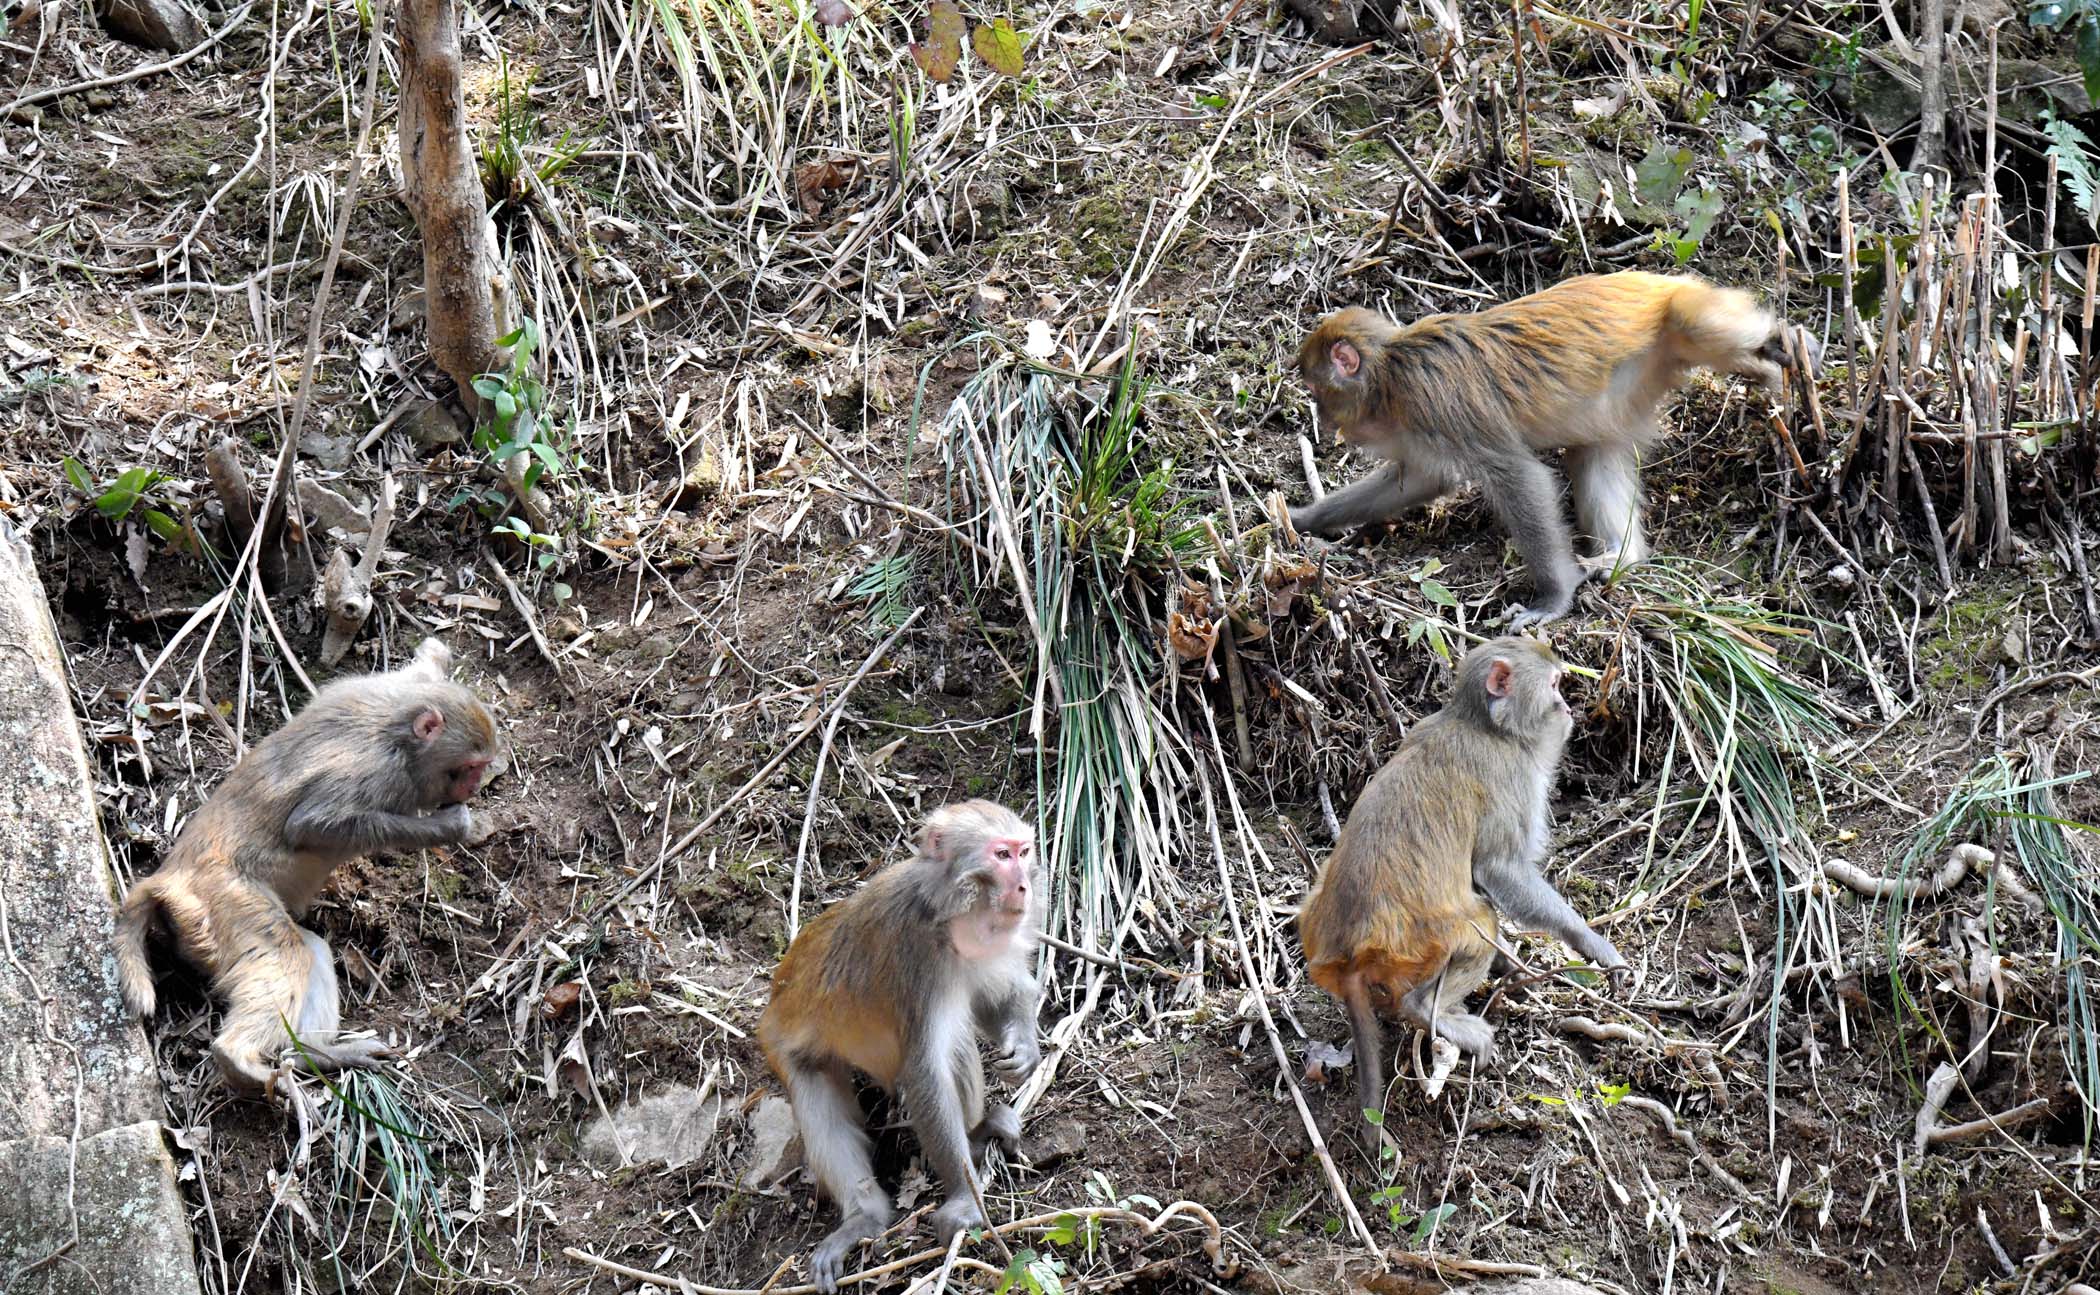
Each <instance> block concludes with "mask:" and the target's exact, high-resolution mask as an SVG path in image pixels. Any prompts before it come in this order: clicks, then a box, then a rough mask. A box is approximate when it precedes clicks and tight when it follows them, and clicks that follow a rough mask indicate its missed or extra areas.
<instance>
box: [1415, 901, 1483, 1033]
mask: <svg viewBox="0 0 2100 1295" xmlns="http://www.w3.org/2000/svg"><path fill="white" fill-rule="evenodd" d="M1482 913H1483V914H1484V915H1485V916H1484V919H1483V920H1484V921H1485V922H1486V923H1487V929H1488V930H1490V931H1492V930H1493V929H1494V921H1495V918H1494V915H1493V914H1492V913H1487V911H1486V910H1485V909H1483V910H1482ZM1494 956H1495V946H1494V945H1492V944H1490V943H1488V942H1487V940H1486V939H1485V938H1484V937H1482V936H1480V935H1479V934H1476V933H1474V932H1473V931H1471V930H1468V932H1467V934H1466V938H1465V939H1463V940H1461V941H1459V943H1458V945H1457V947H1456V948H1454V949H1453V950H1452V952H1451V960H1450V961H1449V962H1446V963H1445V964H1444V969H1443V970H1442V971H1441V972H1439V973H1437V975H1436V977H1435V978H1434V979H1432V980H1429V981H1428V982H1426V983H1424V984H1422V985H1420V986H1418V987H1416V989H1415V990H1414V991H1413V992H1412V993H1410V994H1408V995H1407V996H1406V997H1405V998H1403V999H1401V1000H1400V1011H1401V1014H1402V1015H1404V1016H1406V1017H1407V1019H1408V1020H1410V1021H1412V1022H1413V1023H1414V1024H1415V1025H1417V1026H1419V1027H1420V1028H1421V1029H1422V1031H1423V1032H1424V1033H1427V1034H1432V1035H1435V1036H1436V1037H1439V1038H1443V1039H1448V1040H1450V1041H1451V1043H1452V1044H1454V1045H1455V1046H1456V1047H1457V1048H1458V1050H1459V1051H1460V1052H1463V1053H1465V1054H1466V1055H1467V1056H1469V1057H1472V1058H1473V1059H1474V1060H1475V1061H1478V1062H1486V1061H1489V1060H1491V1059H1493V1057H1494V1055H1495V1027H1494V1026H1492V1025H1489V1024H1488V1023H1487V1021H1485V1020H1484V1019H1482V1018H1481V1017H1478V1016H1475V1015H1474V1014H1473V1013H1471V1012H1468V1011H1466V1010H1464V1004H1465V1001H1466V996H1467V995H1468V994H1471V993H1472V992H1473V991H1474V990H1476V989H1478V988H1480V985H1481V982H1482V981H1484V980H1486V979H1487V969H1488V964H1489V962H1490V961H1492V960H1493V958H1494ZM1447 1005H1449V1006H1450V1007H1455V1008H1457V1009H1458V1010H1455V1011H1453V1010H1447Z"/></svg>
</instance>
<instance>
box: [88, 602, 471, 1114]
mask: <svg viewBox="0 0 2100 1295" xmlns="http://www.w3.org/2000/svg"><path fill="white" fill-rule="evenodd" d="M451 668H452V653H451V652H450V651H449V650H448V649H447V648H446V647H445V645H444V644H443V643H440V642H438V641H437V640H436V639H426V640H424V642H423V644H422V646H421V647H419V648H418V649H417V650H416V655H415V659H414V660H413V661H411V662H410V663H409V664H408V665H406V666H403V667H402V668H400V669H398V670H394V671H392V672H389V673H386V674H371V675H362V676H359V677H356V678H351V679H340V680H337V681H336V682H334V683H331V684H329V685H327V686H326V687H324V688H322V689H321V690H320V691H319V692H318V693H316V694H314V698H313V700H312V701H310V702H308V703H307V705H306V708H305V709H304V710H302V711H300V712H299V713H298V714H297V715H296V716H294V717H293V718H292V720H291V722H290V723H287V724H286V725H285V726H284V727H283V728H281V729H278V730H277V731H276V732H275V733H272V734H271V735H270V736H269V737H267V738H264V739H263V740H262V741H261V742H258V743H256V745H255V747H254V748H253V749H252V750H250V751H249V752H248V754H247V755H246V756H245V757H243V758H242V760H241V761H240V763H238V764H236V765H235V766H234V768H233V772H232V773H230V774H228V775H227V776H226V781H225V782H224V783H222V784H220V786H219V789H218V791H216V792H214V793H213V794H212V797H211V799H209V800H207V801H205V802H204V805H203V807H202V808H201V809H199V810H198V811H197V812H196V813H195V814H193V815H191V816H190V819H189V821H188V822H187V823H185V824H183V827H182V831H181V832H180V833H179V834H178V835H177V836H176V838H175V845H174V847H173V848H172V849H171V850H170V851H169V852H168V858H167V860H166V862H165V863H163V864H162V865H161V868H160V870H159V871H158V872H155V873H154V874H153V875H152V876H150V877H147V878H145V879H144V880H143V881H140V882H139V883H138V884H137V885H135V886H133V887H132V888H131V891H130V893H129V894H127V895H126V896H125V897H124V902H123V904H122V905H121V906H120V907H119V909H118V912H117V947H116V955H117V978H118V981H119V982H120V983H121V985H122V987H123V991H124V1001H125V1003H126V1004H128V1005H129V1006H130V1008H131V1010H132V1011H134V1012H136V1013H138V1015H139V1016H141V1017H146V1016H150V1015H152V1013H153V1008H154V1003H155V993H154V987H153V971H152V967H151V965H150V963H149V962H148V960H147V952H146V945H147V938H148V936H149V935H151V934H154V933H156V932H157V933H160V934H162V935H165V936H167V937H169V938H170V939H172V941H173V943H174V945H175V947H176V950H177V951H178V952H179V953H180V954H181V955H182V956H183V958H185V959H186V960H187V961H189V962H190V963H191V965H193V966H195V967H196V968H197V969H198V970H200V971H202V972H203V973H204V974H205V975H206V976H208V977H210V978H211V982H212V987H213V989H214V990H215V991H216V992H217V994H218V995H219V996H220V997H222V998H224V999H225V1000H226V1004H227V1009H226V1020H225V1023H224V1024H223V1025H222V1026H221V1028H220V1030H219V1034H218V1037H217V1038H215V1039H213V1040H212V1047H211V1051H212V1059H213V1060H214V1061H216V1062H217V1063H218V1066H219V1071H220V1073H221V1074H222V1075H224V1076H225V1078H226V1081H227V1082H228V1083H230V1084H232V1085H234V1086H235V1087H237V1088H243V1089H251V1090H252V1089H263V1090H268V1089H270V1088H271V1087H272V1086H273V1085H274V1082H275V1080H276V1077H277V1074H278V1072H279V1070H280V1068H281V1067H280V1065H279V1064H278V1062H279V1058H280V1056H282V1055H283V1054H285V1053H286V1052H287V1050H288V1049H289V1048H290V1045H291V1037H290V1035H288V1034H287V1033H286V1025H287V1024H289V1025H290V1027H291V1028H292V1030H294V1031H296V1032H297V1034H298V1038H299V1043H300V1044H301V1045H303V1047H304V1048H305V1050H306V1052H307V1053H308V1054H309V1055H310V1057H311V1058H312V1061H313V1062H314V1064H315V1065H316V1066H317V1067H318V1068H319V1069H321V1070H343V1069H349V1068H360V1067H370V1066H373V1065H376V1064H377V1063H378V1062H379V1061H380V1060H381V1059H383V1058H385V1057H389V1056H392V1055H393V1052H392V1050H391V1049H390V1048H388V1047H387V1046H386V1045H385V1044H384V1043H381V1042H379V1041H377V1040H343V1039H339V1038H337V1032H338V1030H339V1029H340V1028H341V1025H342V1012H341V1002H340V997H339V995H338V992H337V988H336V979H335V966H334V954H333V952H332V951H331V950H330V949H329V947H328V942H327V941H326V940H324V939H322V938H321V937H320V936H319V935H316V934H315V933H314V932H312V931H309V930H306V929H304V928H302V927H301V926H299V925H298V922H297V919H298V918H301V917H303V916H305V915H306V910H307V909H308V907H309V906H311V905H312V903H313V900H314V896H315V895H316V894H317V893H319V891H320V889H321V887H322V885H323V884H324V883H326V882H327V880H328V875H329V873H331V872H333V871H334V870H335V868H336V865H338V864H340V863H344V862H347V861H348V860H350V859H354V858H357V857H358V856H360V855H365V854H370V853H373V852H375V851H382V850H388V851H391V850H415V849H421V848H423V847H425V846H432V845H452V844H458V843H466V842H473V841H477V840H480V839H482V838H483V837H484V836H485V835H486V834H485V833H484V832H483V831H482V830H481V827H480V825H479V823H478V822H477V821H476V819H475V816H474V812H473V811H472V810H470V809H469V808H467V805H466V802H467V801H468V800H469V799H470V798H472V797H473V795H474V793H475V792H476V791H478V790H480V787H481V780H482V777H483V775H484V774H485V773H486V772H487V771H488V767H489V761H490V760H491V759H492V758H493V756H494V754H495V748H496V742H497V736H496V726H495V722H494V721H493V720H491V719H490V717H489V713H488V711H487V710H486V709H485V708H484V707H483V706H482V704H481V703H480V702H479V701H477V700H476V699H475V697H474V694H473V693H471V692H469V691H468V690H467V689H466V688H464V687H462V686H461V685H459V684H457V683H454V682H452V680H451V678H450V674H451ZM284 1060H285V1063H287V1064H288V1063H289V1062H290V1061H291V1060H292V1058H291V1057H288V1056H287V1057H285V1058H284Z"/></svg>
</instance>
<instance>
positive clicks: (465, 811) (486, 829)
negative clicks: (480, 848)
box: [434, 805, 495, 845]
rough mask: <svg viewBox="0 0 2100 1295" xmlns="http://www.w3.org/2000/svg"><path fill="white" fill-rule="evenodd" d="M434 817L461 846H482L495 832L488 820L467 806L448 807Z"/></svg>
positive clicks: (448, 835)
mask: <svg viewBox="0 0 2100 1295" xmlns="http://www.w3.org/2000/svg"><path fill="white" fill-rule="evenodd" d="M434 817H435V818H436V819H437V820H438V822H439V824H440V825H441V826H443V828H444V830H445V834H446V836H447V837H449V838H450V839H451V840H453V841H456V842H458V843H459V844H461V845H480V844H481V843H482V842H483V841H486V840H488V839H489V837H490V836H491V835H493V834H494V832H495V828H494V827H492V826H491V825H490V824H489V821H488V820H487V819H485V818H483V817H482V816H481V815H479V814H477V813H475V812H474V811H473V810H472V809H470V808H468V807H467V806H465V805H447V806H445V808H443V809H441V810H439V811H438V812H437V814H436V815H434Z"/></svg>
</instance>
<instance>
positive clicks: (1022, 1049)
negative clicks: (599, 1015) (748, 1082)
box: [758, 800, 1042, 1292]
mask: <svg viewBox="0 0 2100 1295" xmlns="http://www.w3.org/2000/svg"><path fill="white" fill-rule="evenodd" d="M1035 872H1036V861H1035V829H1034V828H1033V827H1031V826H1029V825H1028V824H1027V823H1026V822H1024V821H1022V819H1021V818H1020V817H1019V816H1017V815H1015V814H1014V813H1013V812H1012V811H1011V810H1008V809H1006V808H1004V807H1003V806H1000V805H995V804H993V803H992V802H990V801H985V800H970V801H963V802H961V803H959V804H953V805H946V806H943V807H942V808H940V809H938V810H935V811H934V812H933V814H932V815H931V816H930V817H928V818H927V820H926V822H925V825H924V826H923V827H921V829H920V831H919V839H918V848H917V850H916V851H915V852H914V853H913V855H912V857H911V858H910V859H907V860H905V861H904V862H902V863H898V864H893V865H891V866H890V867H888V868H885V869H883V870H882V871H881V872H878V873H876V874H875V875H874V876H873V877H871V878H869V880H868V882H867V884H866V885H864V886H862V887H861V888H860V890H859V891H857V892H855V893H854V894H853V895H852V896H850V897H848V898H846V899H843V900H841V901H839V902H838V903H836V904H834V905H832V906H831V907H830V908H828V909H826V910H824V911H823V912H822V913H819V914H818V915H817V916H816V917H815V918H814V919H812V920H811V921H810V923H809V925H807V926H805V927H803V928H802V931H801V933H800V934H798V935H797V936H796V937H795V942H794V943H793V944H792V945H790V946H789V948H788V951H787V956H786V957H785V958H782V959H781V962H780V966H779V968H778V969H777V970H776V971H774V973H773V993H772V998H771V1000H770V1001H769V1002H768V1003H767V1004H766V1011H765V1015H764V1017H762V1018H761V1019H760V1021H759V1023H758V1041H759V1044H760V1046H761V1047H763V1048H764V1049H765V1054H766V1060H767V1062H768V1063H769V1064H771V1066H772V1067H773V1071H774V1073H775V1074H777V1075H779V1076H780V1080H781V1082H782V1083H783V1084H785V1085H786V1086H787V1090H788V1100H789V1101H790V1102H791V1103H792V1104H793V1106H794V1108H795V1123H796V1125H797V1126H798V1127H799V1128H800V1129H801V1132H802V1146H803V1149H804V1153H805V1155H806V1157H807V1159H808V1162H809V1167H810V1171H811V1172H812V1173H813V1174H814V1175H815V1176H816V1179H817V1181H818V1182H819V1183H821V1184H822V1185H823V1187H824V1191H825V1192H826V1193H827V1194H828V1195H829V1196H830V1197H831V1198H832V1199H833V1200H835V1201H837V1202H838V1205H839V1209H840V1210H841V1211H842V1212H843V1215H844V1217H843V1219H842V1220H841V1221H840V1223H839V1225H838V1227H837V1228H836V1229H835V1230H833V1231H832V1233H831V1234H830V1235H829V1236H826V1237H825V1238H824V1239H823V1241H821V1242H819V1243H818V1245H817V1249H816V1253H815V1254H814V1255H812V1256H811V1257H810V1261H809V1271H810V1279H811V1280H812V1281H814V1282H815V1283H816V1285H817V1288H818V1289H819V1290H822V1291H825V1292H830V1291H835V1290H837V1289H838V1282H839V1278H840V1276H841V1275H843V1274H844V1272H845V1270H846V1258H847V1256H848V1255H850V1254H852V1253H853V1251H854V1250H855V1248H857V1247H858V1246H859V1245H860V1243H861V1242H863V1241H866V1240H869V1239H871V1238H873V1237H876V1236H879V1235H881V1233H882V1232H883V1230H884V1229H886V1228H887V1227H889V1225H890V1219H891V1211H890V1200H889V1196H888V1194H887V1193H885V1192H884V1191H883V1190H882V1186H881V1184H879V1183H877V1182H876V1181H875V1168H874V1164H873V1162H872V1161H871V1160H870V1158H869V1144H868V1135H867V1133H866V1131H865V1130H864V1129H863V1128H862V1125H861V1113H860V1105H859V1102H858V1101H857V1100H856V1099H855V1097H854V1090H853V1071H855V1070H858V1071H860V1072H861V1073H863V1074H865V1075H867V1076H868V1077H869V1078H870V1079H873V1080H874V1081H875V1082H876V1083H878V1084H880V1085H881V1086H882V1087H883V1088H884V1089H886V1090H888V1091H889V1092H891V1093H893V1094H896V1095H897V1096H899V1097H901V1098H902V1099H903V1103H904V1109H905V1111H906V1113H907V1115H908V1116H909V1118H910V1121H911V1126H912V1130H913V1131H914V1132H915V1133H917V1134H918V1137H919V1148H920V1150H921V1151H922V1152H923V1153H924V1155H925V1157H926V1161H927V1163H928V1164H929V1165H931V1166H932V1167H933V1169H934V1171H935V1172H936V1173H937V1174H939V1175H940V1179H941V1184H942V1186H943V1187H945V1188H946V1189H947V1192H948V1199H947V1200H946V1202H944V1203H943V1204H942V1205H941V1207H940V1208H939V1209H937V1210H935V1211H934V1213H933V1217H932V1221H931V1222H932V1228H933V1232H934V1236H935V1237H936V1238H937V1239H938V1240H939V1241H941V1242H943V1243H945V1242H946V1241H948V1240H949V1239H950V1238H951V1237H953V1236H954V1235H955V1233H956V1231H957V1230H958V1229H960V1228H965V1227H982V1226H985V1225H986V1224H987V1222H988V1220H987V1219H986V1218H985V1216H984V1212H983V1210H982V1208H981V1207H980V1205H979V1195H980V1191H979V1186H978V1182H977V1176H976V1168H975V1161H976V1159H977V1157H978V1155H979V1154H980V1153H981V1152H982V1150H983V1148H984V1145H985V1144H986V1143H988V1142H991V1141H994V1140H996V1141H998V1142H999V1143H1001V1144H1003V1145H1004V1146H1005V1147H1007V1148H1008V1150H1012V1149H1014V1148H1015V1146H1016V1145H1017V1144H1018V1142H1019V1141H1020V1137H1021V1120H1020V1117H1019V1116H1018V1115H1016V1114H1015V1113H1014V1109H1013V1107H1011V1106H1008V1105H1007V1104H1006V1103H1004V1102H994V1103H992V1104H990V1105H989V1106H988V1105H986V1103H985V1096H984V1068H983V1064H982V1062H981V1061H980V1060H979V1058H978V1041H979V1039H980V1037H989V1038H991V1039H992V1040H993V1041H994V1048H995V1052H994V1057H993V1065H994V1067H995V1068H996V1069H997V1070H998V1071H999V1073H1000V1074H1001V1075H1003V1076H1005V1077H1006V1078H1007V1079H1008V1080H1010V1081H1012V1082H1015V1083H1018V1082H1020V1080H1022V1079H1023V1078H1025V1077H1026V1076H1027V1074H1028V1072H1030V1071H1031V1070H1034V1069H1035V1065H1036V1062H1037V1061H1039V1060H1040V1059H1041V1057H1042V1053H1041V1051H1040V1050H1039V1049H1038V1048H1037V1046H1036V1040H1035V1018H1036V1007H1037V999H1038V990H1037V988H1036V983H1035V980H1034V978H1033V977H1032V976H1030V974H1029V971H1028V960H1029V954H1030V952H1031V951H1032V950H1033V948H1034V945H1035V937H1036V935H1037V933H1038V931H1039V930H1040V929H1041V925H1042V914H1041V906H1040V904H1039V903H1038V902H1037V894H1038V887H1037V886H1036V875H1035Z"/></svg>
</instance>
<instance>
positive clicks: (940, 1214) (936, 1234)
mask: <svg viewBox="0 0 2100 1295" xmlns="http://www.w3.org/2000/svg"><path fill="white" fill-rule="evenodd" d="M926 1226H927V1227H929V1228H931V1229H932V1230H933V1239H934V1240H935V1241H936V1242H937V1243H939V1244H941V1245H947V1244H948V1242H949V1240H950V1239H952V1238H953V1237H954V1236H955V1234H956V1233H957V1232H960V1231H962V1230H963V1229H964V1228H981V1227H989V1226H990V1224H989V1223H988V1222H987V1221H986V1219H985V1217H984V1211H983V1210H980V1209H978V1208H977V1202H976V1201H974V1200H972V1199H971V1198H970V1197H968V1196H957V1197H951V1198H950V1199H949V1200H948V1202H947V1203H946V1204H944V1205H942V1206H941V1207H940V1208H939V1209H937V1210H935V1211H934V1212H933V1214H932V1215H931V1216H930V1217H929V1218H928V1219H927V1220H926Z"/></svg>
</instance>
